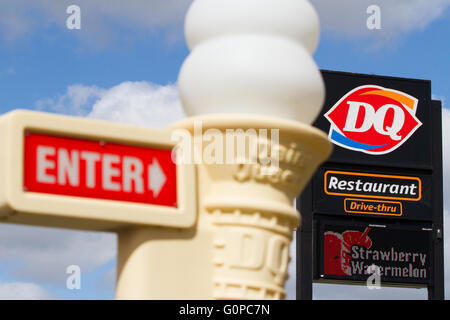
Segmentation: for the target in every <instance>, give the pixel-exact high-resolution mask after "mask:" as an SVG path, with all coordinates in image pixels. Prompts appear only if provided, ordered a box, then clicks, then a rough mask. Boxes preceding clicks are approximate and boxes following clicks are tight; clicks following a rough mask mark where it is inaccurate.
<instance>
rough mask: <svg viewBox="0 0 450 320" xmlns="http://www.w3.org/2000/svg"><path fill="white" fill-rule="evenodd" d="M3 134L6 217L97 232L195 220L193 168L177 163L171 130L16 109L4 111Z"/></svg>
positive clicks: (1, 213)
mask: <svg viewBox="0 0 450 320" xmlns="http://www.w3.org/2000/svg"><path fill="white" fill-rule="evenodd" d="M0 140H1V141H0V144H1V145H2V147H3V149H2V152H1V154H0V177H1V180H2V183H1V185H0V217H1V219H2V222H10V223H20V224H29V225H41V226H52V227H63V228H73V229H84V230H98V231H102V230H116V229H119V228H122V227H127V226H128V227H129V226H142V227H144V226H166V227H177V228H188V227H191V226H192V225H193V224H194V223H195V219H196V213H195V209H196V196H195V192H196V191H195V190H196V188H195V183H196V181H195V171H194V168H193V167H192V166H189V165H176V164H175V162H174V161H172V157H173V155H172V149H173V147H174V143H173V142H171V134H170V131H165V130H153V129H146V128H138V127H131V126H126V125H120V124H112V123H109V122H103V121H95V120H89V119H81V118H74V117H65V116H58V115H51V114H46V113H38V112H31V111H20V110H19V111H12V112H10V113H7V114H5V115H3V116H1V117H0ZM174 156H176V155H174Z"/></svg>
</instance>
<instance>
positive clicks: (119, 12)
mask: <svg viewBox="0 0 450 320" xmlns="http://www.w3.org/2000/svg"><path fill="white" fill-rule="evenodd" d="M191 2H192V0H132V1H123V0H78V1H76V4H77V5H78V6H79V7H80V8H81V30H76V31H74V30H72V31H68V32H71V35H73V36H79V37H80V38H81V39H82V40H86V41H88V42H90V43H91V44H92V45H94V46H97V47H98V46H100V47H101V46H104V45H106V44H108V43H109V42H110V41H112V40H115V39H116V37H118V34H119V33H120V32H122V31H123V30H131V31H132V32H129V33H128V34H127V38H129V37H130V36H132V35H134V33H136V32H137V31H139V32H143V33H144V34H145V33H153V32H156V31H163V32H165V33H166V35H167V36H168V37H170V38H173V37H177V38H180V36H182V34H183V32H182V31H183V28H182V25H183V20H184V15H185V13H186V12H187V9H188V7H189V4H190V3H191ZM72 4H74V2H73V1H71V0H58V1H54V0H20V1H17V0H2V1H0V34H2V35H3V37H4V38H5V39H6V40H9V41H13V40H16V39H18V38H22V37H26V36H29V35H30V34H33V32H36V31H45V30H46V28H48V27H49V26H52V25H55V24H56V25H58V26H59V27H60V28H63V29H64V28H66V19H67V18H68V17H69V15H68V14H67V13H66V9H67V7H68V6H69V5H72Z"/></svg>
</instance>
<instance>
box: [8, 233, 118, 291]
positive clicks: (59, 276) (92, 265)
mask: <svg viewBox="0 0 450 320" xmlns="http://www.w3.org/2000/svg"><path fill="white" fill-rule="evenodd" d="M116 249H117V244H116V235H115V234H110V233H100V232H95V233H94V232H81V231H69V230H62V229H51V228H38V227H28V226H16V225H6V224H2V225H0V261H2V262H3V263H5V264H6V268H7V272H8V274H9V275H10V276H12V277H13V278H15V279H21V280H28V281H34V282H39V283H52V284H57V285H61V286H65V283H66V279H67V274H66V269H67V267H68V266H70V265H78V266H80V268H81V271H82V272H92V271H94V270H95V269H96V268H98V267H100V266H102V265H104V264H106V263H107V262H109V261H111V260H112V259H114V258H115V255H116Z"/></svg>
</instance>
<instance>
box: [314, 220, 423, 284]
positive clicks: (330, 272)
mask: <svg viewBox="0 0 450 320" xmlns="http://www.w3.org/2000/svg"><path fill="white" fill-rule="evenodd" d="M317 235H318V237H319V239H318V244H319V248H318V250H317V252H318V254H319V261H320V264H319V270H318V272H319V274H320V277H319V278H320V279H325V280H326V279H333V280H347V281H367V279H368V278H369V276H371V275H372V274H374V272H375V270H377V272H378V274H379V275H380V280H381V285H383V283H384V284H394V283H409V284H413V285H427V284H429V283H430V279H431V277H430V275H431V268H430V265H431V263H430V260H431V256H430V254H431V251H430V246H431V228H429V227H427V226H426V225H420V226H413V227H411V226H408V227H401V226H398V225H382V226H380V225H374V224H370V223H362V222H354V221H351V222H349V221H347V220H346V219H340V220H327V219H321V220H320V226H319V228H318V233H317ZM375 268H376V269H375ZM371 269H372V270H371Z"/></svg>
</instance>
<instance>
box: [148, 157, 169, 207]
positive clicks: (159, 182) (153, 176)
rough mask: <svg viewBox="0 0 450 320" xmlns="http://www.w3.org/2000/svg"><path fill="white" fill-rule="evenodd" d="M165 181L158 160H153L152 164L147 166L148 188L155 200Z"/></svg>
mask: <svg viewBox="0 0 450 320" xmlns="http://www.w3.org/2000/svg"><path fill="white" fill-rule="evenodd" d="M166 181H167V178H166V175H165V174H164V172H163V171H162V169H161V166H160V165H159V162H158V160H157V159H156V158H153V163H152V164H151V165H149V166H148V188H149V189H150V190H152V191H153V196H154V197H155V198H156V197H158V194H159V192H160V191H161V189H162V187H163V186H164V184H165V183H166Z"/></svg>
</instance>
